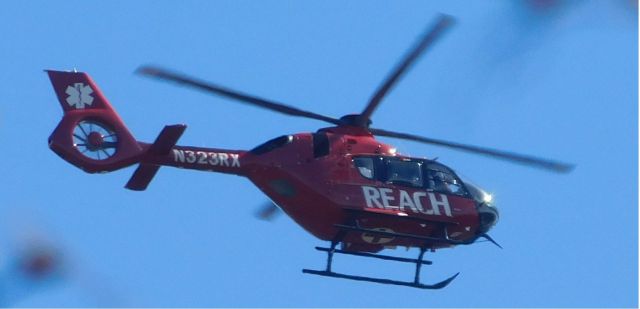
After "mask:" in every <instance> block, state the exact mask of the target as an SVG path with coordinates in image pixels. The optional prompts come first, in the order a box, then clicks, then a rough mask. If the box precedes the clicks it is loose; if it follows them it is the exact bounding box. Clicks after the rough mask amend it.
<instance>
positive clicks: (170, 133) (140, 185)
mask: <svg viewBox="0 0 640 309" xmlns="http://www.w3.org/2000/svg"><path fill="white" fill-rule="evenodd" d="M186 128H187V126H186V125H183V124H176V125H172V126H165V127H164V128H163V129H162V131H161V132H160V134H158V137H157V138H156V140H155V141H154V142H153V144H151V146H149V148H148V149H147V153H146V155H147V156H149V155H150V156H163V155H167V154H169V152H170V151H171V149H172V148H173V146H175V145H176V143H177V142H178V139H179V138H180V136H182V133H184V130H185V129H186ZM159 169H160V165H156V164H151V163H144V162H143V163H140V165H139V166H138V168H137V169H136V171H135V172H133V175H132V176H131V178H130V179H129V181H128V182H127V184H126V185H125V186H124V187H125V188H127V189H130V190H134V191H144V190H145V189H147V187H148V186H149V183H150V182H151V180H153V177H154V176H155V175H156V173H157V172H158V170H159Z"/></svg>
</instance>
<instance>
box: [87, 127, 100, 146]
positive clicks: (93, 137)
mask: <svg viewBox="0 0 640 309" xmlns="http://www.w3.org/2000/svg"><path fill="white" fill-rule="evenodd" d="M103 143H104V136H103V135H102V134H100V132H97V131H93V132H91V133H89V137H88V138H87V148H89V149H90V150H96V149H100V146H102V144H103Z"/></svg>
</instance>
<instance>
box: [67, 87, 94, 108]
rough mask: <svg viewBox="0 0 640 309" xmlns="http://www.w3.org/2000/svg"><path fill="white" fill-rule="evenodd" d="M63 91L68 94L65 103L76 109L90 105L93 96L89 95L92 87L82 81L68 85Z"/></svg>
mask: <svg viewBox="0 0 640 309" xmlns="http://www.w3.org/2000/svg"><path fill="white" fill-rule="evenodd" d="M65 93H66V94H68V95H69V96H68V97H67V103H69V105H70V106H73V107H75V108H77V109H83V108H84V107H85V105H91V103H93V97H92V96H91V94H92V93H93V89H91V87H89V85H86V86H85V84H83V83H75V84H73V85H70V86H68V87H67V90H65Z"/></svg>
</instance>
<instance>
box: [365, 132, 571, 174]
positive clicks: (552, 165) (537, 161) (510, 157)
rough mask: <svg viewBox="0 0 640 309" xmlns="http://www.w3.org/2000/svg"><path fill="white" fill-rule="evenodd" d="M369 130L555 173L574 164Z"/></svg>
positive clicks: (404, 134) (568, 168)
mask: <svg viewBox="0 0 640 309" xmlns="http://www.w3.org/2000/svg"><path fill="white" fill-rule="evenodd" d="M369 131H370V132H371V133H372V134H373V135H377V136H386V137H395V138H399V139H405V140H410V141H415V142H421V143H425V144H432V145H438V146H443V147H448V148H451V149H456V150H462V151H466V152H470V153H475V154H481V155H485V156H488V157H493V158H496V159H501V160H507V161H511V162H514V163H518V164H522V165H527V166H531V167H536V168H542V169H546V170H550V171H553V172H557V173H568V172H570V171H571V170H573V168H574V166H573V165H571V164H566V163H561V162H557V161H551V160H547V159H541V158H536V157H532V156H527V155H522V154H517V153H512V152H506V151H502V150H495V149H490V148H484V147H478V146H472V145H465V144H460V143H454V142H448V141H443V140H438V139H433V138H428V137H422V136H417V135H413V134H407V133H399V132H392V131H386V130H382V129H373V128H370V129H369Z"/></svg>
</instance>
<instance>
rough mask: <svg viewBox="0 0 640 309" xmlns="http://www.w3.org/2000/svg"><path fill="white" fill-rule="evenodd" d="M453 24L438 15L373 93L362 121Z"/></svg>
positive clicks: (445, 17) (451, 19)
mask: <svg viewBox="0 0 640 309" xmlns="http://www.w3.org/2000/svg"><path fill="white" fill-rule="evenodd" d="M452 24H453V17H451V16H448V15H444V14H443V15H440V17H439V18H438V21H437V22H436V23H435V25H433V26H432V27H431V28H430V29H429V31H427V32H425V33H424V34H423V35H422V37H421V38H420V41H419V42H418V44H417V45H415V47H413V49H412V50H411V52H410V53H409V54H407V55H406V56H405V58H404V59H403V60H402V62H401V63H400V64H399V65H398V66H397V67H396V68H395V69H394V71H393V73H392V74H391V75H389V77H387V79H386V80H385V82H384V83H383V84H382V85H381V86H380V87H379V88H378V90H377V91H376V92H375V94H374V95H373V97H372V98H371V100H369V103H368V104H367V107H366V108H365V109H364V111H362V114H361V116H362V117H361V118H360V119H362V121H367V120H368V119H370V118H371V115H372V114H373V112H374V111H375V109H376V108H377V107H378V105H380V102H381V101H382V99H383V98H384V96H385V95H386V94H387V92H389V91H390V90H391V88H393V86H394V85H395V84H396V82H397V81H398V80H399V79H400V78H401V77H402V76H403V75H404V73H405V72H407V71H408V70H409V69H410V68H411V66H412V65H413V64H414V63H415V62H416V60H417V59H418V58H419V57H420V56H421V55H422V54H423V53H424V51H425V50H426V49H427V47H429V46H431V45H433V43H434V42H435V41H436V40H437V39H438V38H439V37H440V36H441V35H442V33H443V32H444V31H445V30H446V29H447V28H448V27H449V26H451V25H452ZM362 125H364V124H362Z"/></svg>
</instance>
